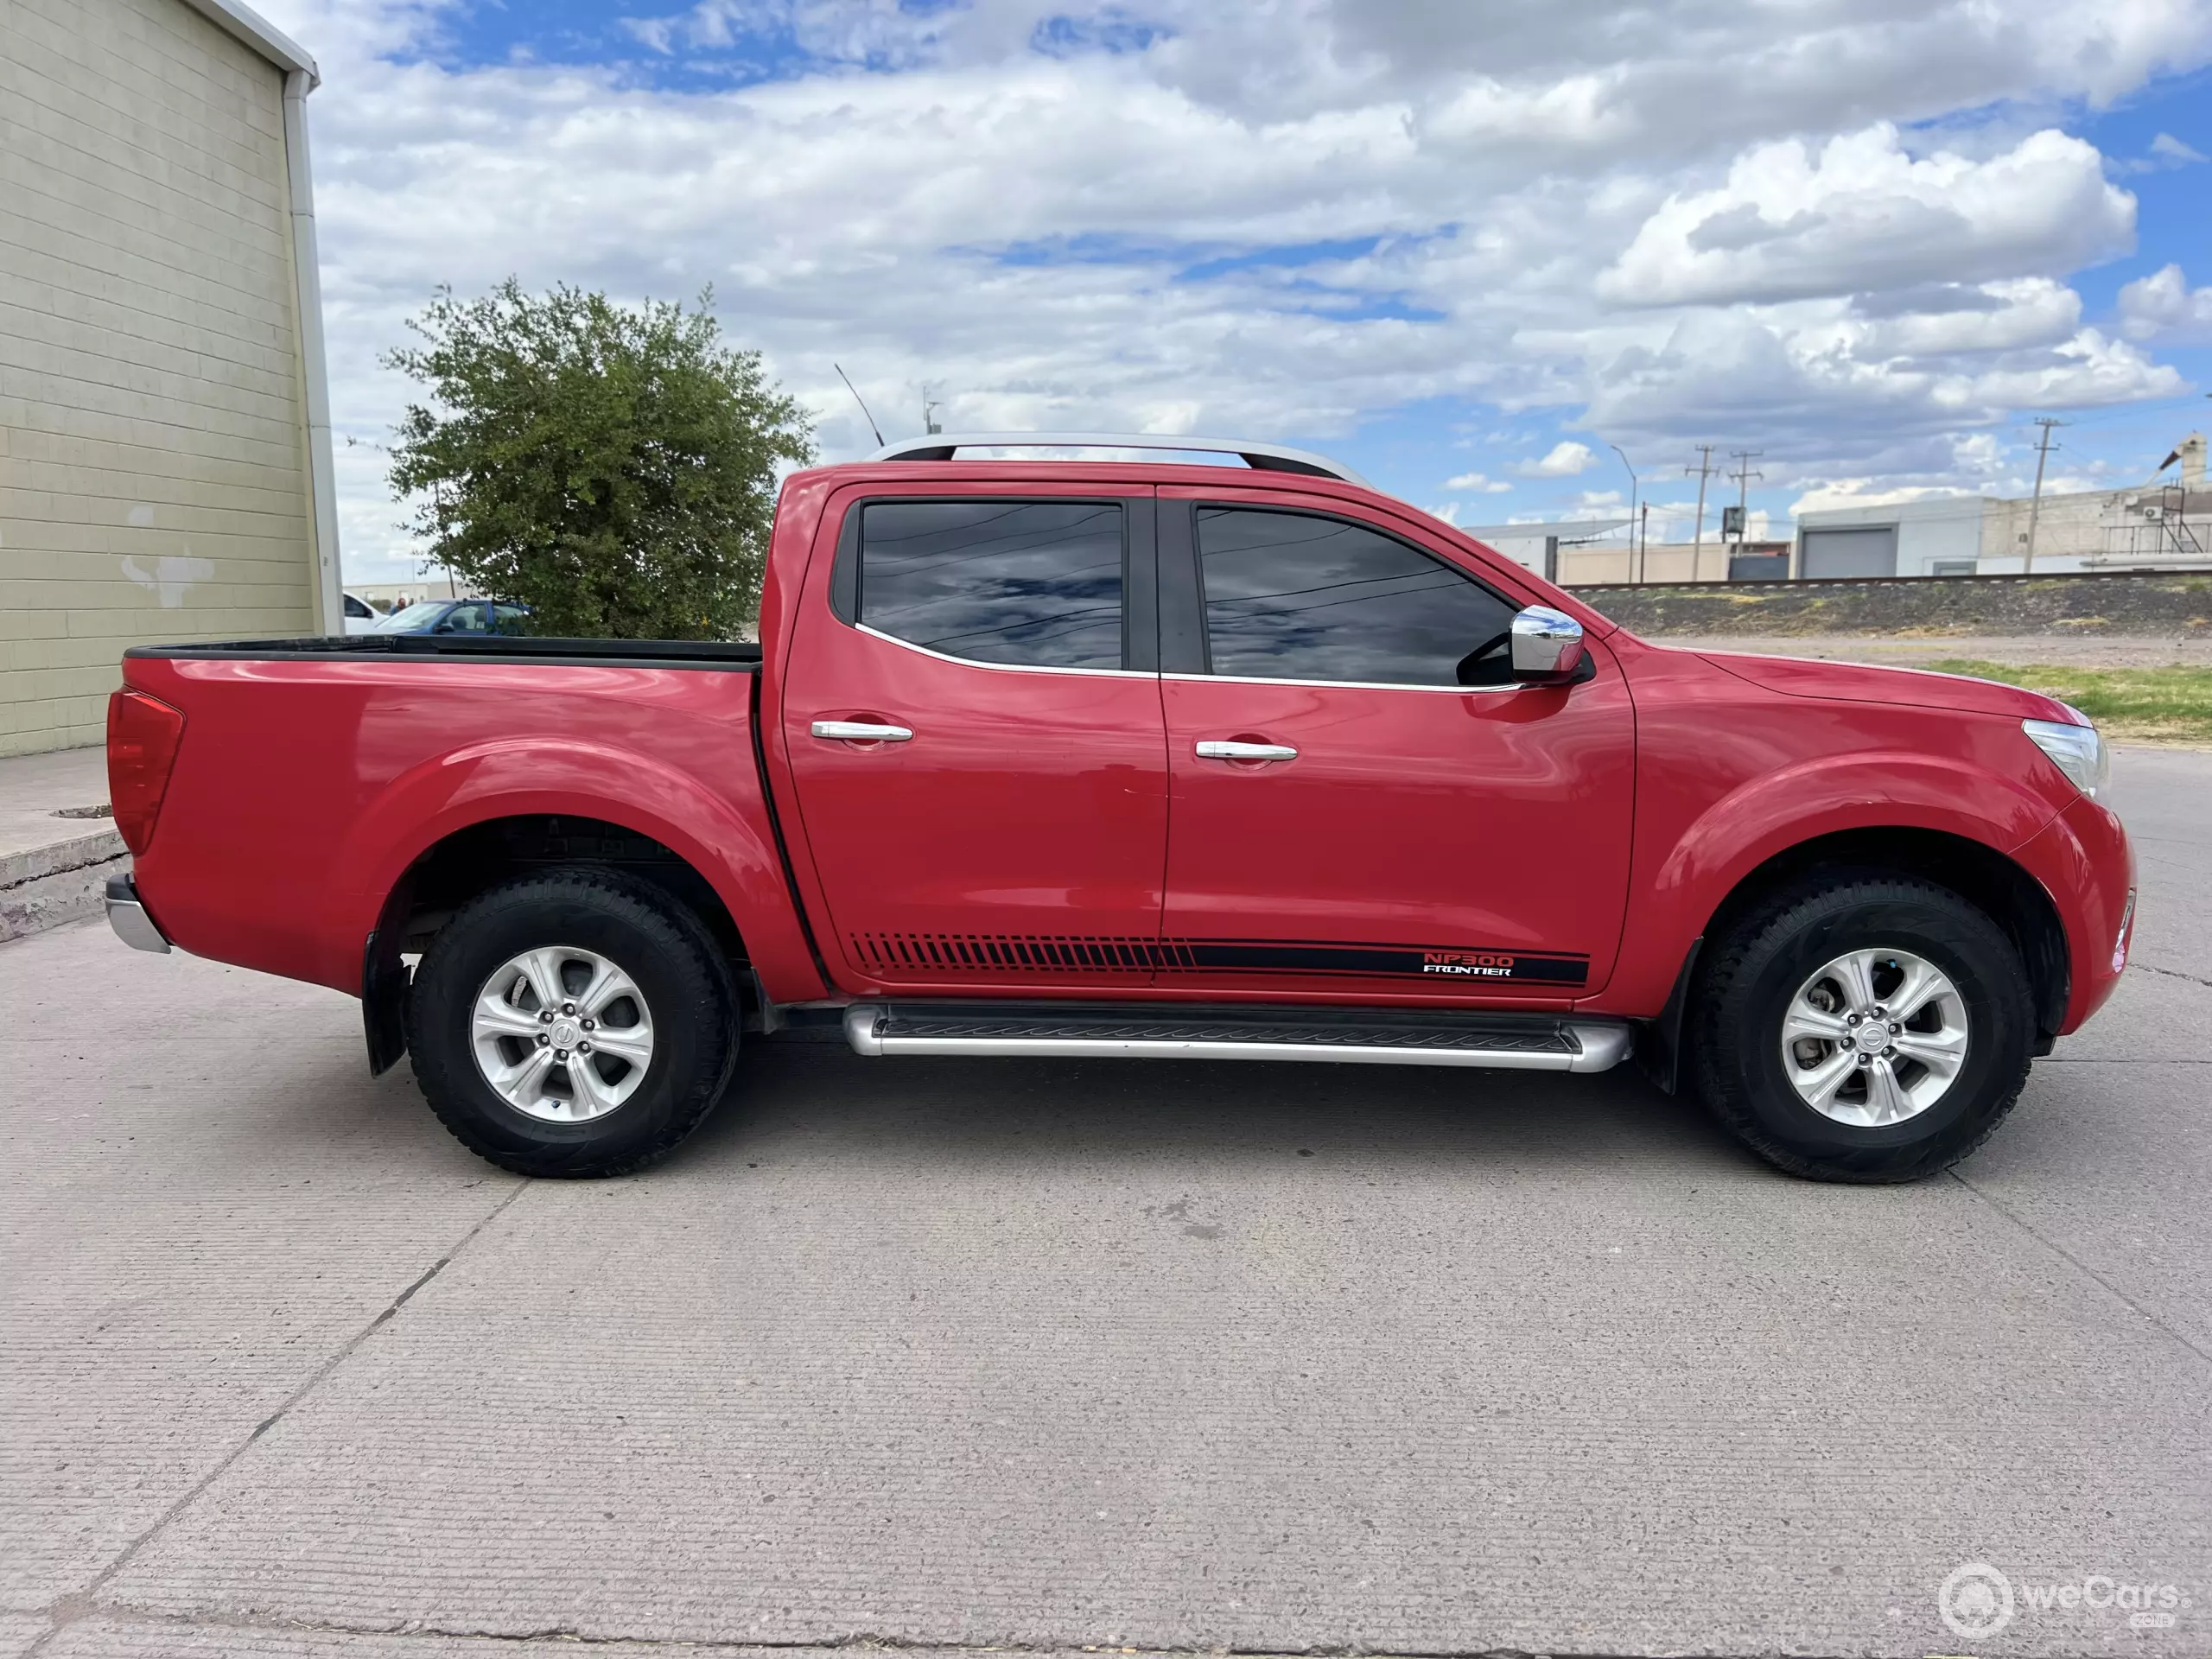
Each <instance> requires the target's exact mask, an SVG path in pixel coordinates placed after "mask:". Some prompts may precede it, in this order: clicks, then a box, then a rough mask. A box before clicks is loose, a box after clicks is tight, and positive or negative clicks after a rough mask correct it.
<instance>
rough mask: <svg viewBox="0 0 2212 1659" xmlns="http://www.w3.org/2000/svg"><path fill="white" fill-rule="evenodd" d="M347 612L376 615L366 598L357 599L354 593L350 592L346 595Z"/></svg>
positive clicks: (354, 614)
mask: <svg viewBox="0 0 2212 1659" xmlns="http://www.w3.org/2000/svg"><path fill="white" fill-rule="evenodd" d="M375 614H376V613H375V612H374V611H372V610H371V609H370V608H369V602H368V601H366V600H365V599H356V598H354V597H353V594H346V615H348V616H374V615H375Z"/></svg>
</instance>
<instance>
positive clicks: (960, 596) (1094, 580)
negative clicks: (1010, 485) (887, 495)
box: [860, 501, 1122, 668]
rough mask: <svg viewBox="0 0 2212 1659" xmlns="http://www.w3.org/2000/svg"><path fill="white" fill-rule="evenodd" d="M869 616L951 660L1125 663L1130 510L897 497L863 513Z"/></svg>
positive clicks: (864, 615) (865, 615)
mask: <svg viewBox="0 0 2212 1659" xmlns="http://www.w3.org/2000/svg"><path fill="white" fill-rule="evenodd" d="M860 620H861V621H862V622H865V623H866V624H867V625H868V626H869V627H872V628H875V629H878V630H880V631H881V632H885V633H887V634H890V635H891V636H892V637H893V639H905V640H908V641H910V642H912V644H914V645H926V646H927V647H929V649H930V650H931V651H941V652H944V653H945V654H946V655H948V656H952V657H969V658H974V659H975V660H976V661H977V662H981V663H1020V664H1027V665H1029V666H1033V667H1040V668H1119V667H1121V665H1122V509H1121V508H1120V507H1119V506H1118V505H1115V504H1114V503H1112V502H1099V501H893V502H876V503H874V504H871V505H869V506H868V507H866V508H864V509H863V510H862V517H861V572H860Z"/></svg>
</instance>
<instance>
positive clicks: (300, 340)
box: [0, 0, 342, 754]
mask: <svg viewBox="0 0 2212 1659" xmlns="http://www.w3.org/2000/svg"><path fill="white" fill-rule="evenodd" d="M5 13H6V23H5V27H4V29H0V754H10V753H31V752H33V751H37V750H42V749H56V748H66V747H74V746H77V745H80V744H90V743H97V742H99V741H101V737H102V731H103V721H104V719H105V703H106V699H107V694H108V692H109V691H110V690H112V689H113V687H114V686H115V685H116V684H117V683H118V666H117V664H118V658H120V657H121V655H122V653H123V652H124V649H125V648H126V647H128V646H130V645H134V644H138V643H142V642H147V641H156V640H181V639H223V638H238V637H240V636H249V635H263V636H267V635H282V634H302V633H310V632H340V628H341V624H340V620H339V619H340V615H341V607H342V601H341V598H340V589H339V575H338V573H339V563H338V538H337V524H336V518H335V512H334V500H333V494H332V486H331V461H330V428H329V413H328V403H327V393H326V390H325V385H324V371H323V360H322V334H321V299H320V292H319V286H318V283H317V278H316V268H315V218H314V211H315V210H314V198H313V194H312V192H311V190H310V188H309V181H308V151H307V127H306V122H305V111H304V108H303V100H304V99H306V97H307V95H308V92H309V91H310V90H312V89H313V87H314V86H315V83H316V79H317V75H316V71H315V63H314V60H312V59H310V58H309V57H308V54H306V53H305V52H304V51H302V49H301V48H299V47H298V46H297V45H296V44H295V43H294V42H293V41H289V40H288V39H287V38H285V36H284V35H282V34H281V33H279V32H278V31H277V30H276V29H273V28H271V27H270V25H269V24H268V23H267V22H264V20H263V19H261V18H260V17H259V16H256V15H255V14H254V13H253V12H252V11H251V10H248V9H247V8H246V7H245V6H243V5H239V4H237V3H234V0H5Z"/></svg>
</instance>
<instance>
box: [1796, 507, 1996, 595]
mask: <svg viewBox="0 0 2212 1659" xmlns="http://www.w3.org/2000/svg"><path fill="white" fill-rule="evenodd" d="M1990 505H1992V504H1990V503H1988V502H1986V501H1985V500H1983V499H1982V498H1981V497H1980V496H1975V495H1961V496H1943V497H1939V498H1937V499H1934V500H1928V501H1905V502H1898V503H1895V504H1893V505H1889V506H1885V507H1834V508H1829V509H1827V510H1825V511H1822V512H1808V513H1802V514H1801V515H1799V517H1798V520H1797V536H1798V546H1799V548H1800V550H1801V555H1800V557H1801V562H1802V548H1803V546H1804V534H1805V532H1806V531H1808V530H1846V529H1856V528H1872V527H1874V526H1877V525H1883V524H1894V525H1896V526H1897V569H1896V570H1895V571H1894V572H1893V573H1892V574H1894V575H1900V576H1929V575H1936V574H1937V572H1936V566H1937V565H1939V564H1942V565H1950V566H1964V567H1966V569H1967V571H1971V569H1973V567H1974V563H1975V561H1976V560H1977V559H1979V558H1980V556H1981V551H1982V518H1983V516H1984V514H1985V512H1986V511H1987V510H1988V507H1989V506H1990ZM1801 568H1802V563H1801ZM1946 574H1960V572H1956V571H1951V572H1946Z"/></svg>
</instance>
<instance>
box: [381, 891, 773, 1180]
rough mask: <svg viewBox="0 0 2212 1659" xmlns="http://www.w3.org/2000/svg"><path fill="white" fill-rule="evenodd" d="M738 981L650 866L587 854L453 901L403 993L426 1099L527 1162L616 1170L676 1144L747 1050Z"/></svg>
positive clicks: (475, 1143)
mask: <svg viewBox="0 0 2212 1659" xmlns="http://www.w3.org/2000/svg"><path fill="white" fill-rule="evenodd" d="M736 1007H737V1002H736V995H735V991H734V987H733V985H732V982H731V980H730V975H729V969H728V965H727V963H725V962H724V960H723V958H722V956H721V952H720V951H719V950H717V949H716V948H715V943H714V939H713V937H712V935H710V934H709V932H708V931H707V930H706V929H705V928H704V927H703V926H702V925H701V924H700V923H699V921H698V919H697V918H696V917H695V916H693V915H692V914H691V913H690V912H689V911H687V910H685V909H684V908H683V907H682V906H680V905H677V904H676V903H675V902H674V901H672V900H671V899H669V898H668V897H667V896H666V895H665V894H664V893H661V892H660V891H659V890H658V889H657V888H655V887H652V886H650V885H649V884H647V883H645V882H642V881H638V880H632V879H631V878H630V877H627V876H625V875H622V874H619V873H617V872H614V871H611V870H601V869H592V868H573V869H559V870H553V871H550V872H548V873H547V874H543V875H534V876H526V877H524V878H522V879H520V880H513V881H509V882H505V883H504V884H502V885H501V886H499V887H493V888H492V889H490V890H489V891H488V892H486V893H481V894H480V895H478V896H477V897H476V898H475V899H471V900H470V901H469V902H468V903H467V904H466V905H464V906H461V909H460V910H459V911H457V912H454V917H453V919H452V920H451V921H449V922H448V923H447V924H446V925H445V926H444V927H443V928H442V929H441V930H440V931H439V932H438V936H437V937H436V938H435V939H433V940H432V941H431V943H430V948H429V950H428V951H427V952H426V953H425V954H424V956H423V963H422V967H421V969H420V970H419V971H418V972H417V973H416V976H415V982H414V984H413V986H412V987H411V988H410V990H409V993H408V999H407V1022H408V1047H409V1049H410V1051H411V1052H412V1054H413V1056H414V1063H415V1076H416V1082H417V1083H418V1084H420V1085H421V1087H422V1090H423V1096H424V1097H425V1098H426V1099H427V1100H428V1101H429V1103H430V1109H431V1110H433V1111H434V1112H435V1113H436V1114H437V1116H438V1118H439V1120H440V1121H441V1122H443V1123H444V1124H445V1126H446V1128H448V1129H450V1130H452V1131H453V1134H454V1137H455V1138H456V1139H458V1140H459V1141H461V1144H462V1145H464V1146H466V1147H467V1148H468V1149H469V1150H470V1151H471V1152H474V1153H475V1154H477V1155H478V1156H479V1157H480V1158H484V1159H486V1160H490V1161H491V1162H493V1163H494V1164H497V1165H499V1167H500V1168H502V1169H511V1170H512V1171H514V1172H515V1173H517V1174H520V1175H554V1176H594V1175H619V1174H624V1173H628V1172H629V1171H632V1170H635V1169H641V1168H643V1167H644V1166H645V1165H647V1164H650V1163H652V1162H653V1161H654V1160H657V1159H659V1158H662V1157H664V1156H666V1155H667V1154H669V1153H670V1152H671V1151H673V1150H674V1149H675V1148H676V1147H677V1144H678V1143H680V1142H681V1141H683V1138H684V1137H685V1136H686V1135H690V1133H691V1131H692V1130H693V1129H695V1128H697V1127H698V1126H699V1124H700V1122H702V1121H703V1120H704V1118H705V1117H706V1116H707V1113H708V1112H709V1110H710V1109H712V1108H713V1106H714V1104H715V1101H716V1099H718V1098H719V1097H720V1096H721V1091H722V1088H723V1085H724V1084H726V1083H727V1082H728V1078H729V1072H730V1067H731V1065H732V1063H733V1062H734V1059H735V1058H736V1054H737V1020H736Z"/></svg>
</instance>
